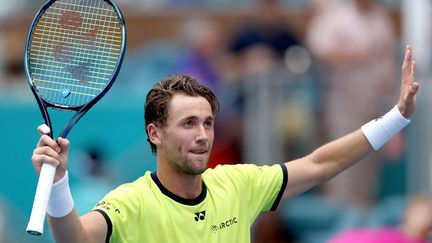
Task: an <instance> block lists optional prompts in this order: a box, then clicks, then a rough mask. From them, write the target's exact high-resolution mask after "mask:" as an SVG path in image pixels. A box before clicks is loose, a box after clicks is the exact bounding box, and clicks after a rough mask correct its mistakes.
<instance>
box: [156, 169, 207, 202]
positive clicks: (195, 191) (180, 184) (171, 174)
mask: <svg viewBox="0 0 432 243" xmlns="http://www.w3.org/2000/svg"><path fill="white" fill-rule="evenodd" d="M156 175H157V177H158V178H159V181H160V182H161V183H162V185H163V186H164V187H165V188H166V189H168V190H169V191H170V192H172V193H174V194H175V195H177V196H179V197H182V198H185V199H195V198H197V197H198V196H199V195H200V194H201V192H202V189H203V188H202V178H201V175H187V174H184V173H181V172H178V171H175V170H170V169H164V168H162V167H158V169H157V171H156Z"/></svg>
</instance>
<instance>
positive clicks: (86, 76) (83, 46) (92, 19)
mask: <svg viewBox="0 0 432 243" xmlns="http://www.w3.org/2000/svg"><path fill="white" fill-rule="evenodd" d="M122 34H123V33H122V25H121V22H120V20H119V18H118V15H117V12H116V11H115V10H114V9H113V7H112V6H111V5H109V4H108V3H107V2H105V1H100V0H97V1H96V0H86V1H82V0H72V1H56V2H55V3H53V4H52V5H51V6H50V7H49V8H48V9H46V11H45V12H44V13H43V14H42V16H41V17H40V19H39V21H38V22H37V23H36V25H35V27H34V30H33V31H32V34H31V45H30V48H29V72H30V75H31V78H32V80H33V85H34V86H35V88H36V90H37V91H38V92H39V93H40V95H41V96H42V97H43V98H44V99H45V100H47V101H49V102H52V103H56V104H61V105H64V106H72V107H74V106H81V105H84V104H86V103H88V102H89V101H90V100H91V99H93V98H94V97H95V96H97V95H98V94H99V93H101V92H102V91H103V89H104V88H105V87H106V85H107V84H108V83H109V81H110V80H111V77H112V76H113V74H114V72H115V71H116V69H117V65H118V62H119V59H120V55H121V51H122V44H123V42H124V40H123V35H122Z"/></svg>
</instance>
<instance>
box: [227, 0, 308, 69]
mask: <svg viewBox="0 0 432 243" xmlns="http://www.w3.org/2000/svg"><path fill="white" fill-rule="evenodd" d="M286 12H287V9H286V7H285V6H284V5H282V4H281V3H280V1H279V0H259V1H258V2H257V4H256V6H255V9H254V11H253V12H252V16H250V18H249V19H248V22H247V24H245V25H243V26H242V27H241V28H240V29H239V30H238V32H237V33H236V34H234V35H233V37H232V41H231V42H230V50H231V52H232V53H234V54H235V55H236V56H237V58H236V59H238V60H237V61H238V64H239V68H240V70H242V71H243V72H244V73H248V74H251V75H252V76H253V75H254V74H257V73H263V72H266V71H268V69H271V66H273V65H274V64H275V63H274V61H281V60H283V58H284V56H285V54H286V51H287V50H288V49H289V48H290V47H293V46H297V45H301V42H300V41H299V39H298V38H297V36H296V35H295V34H294V32H293V31H292V30H291V29H290V26H289V24H288V23H284V22H283V21H284V18H283V17H284V14H285V13H286Z"/></svg>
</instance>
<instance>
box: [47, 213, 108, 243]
mask: <svg viewBox="0 0 432 243" xmlns="http://www.w3.org/2000/svg"><path fill="white" fill-rule="evenodd" d="M48 222H49V224H50V228H51V230H52V233H53V236H54V239H55V241H56V242H59V243H60V242H61V243H64V242H66V243H97V242H100V243H104V242H105V241H106V237H107V232H108V227H107V224H106V221H105V219H104V218H103V216H102V215H101V214H100V213H98V212H90V213H87V214H85V215H84V216H81V217H78V214H77V213H76V210H75V209H74V210H72V212H70V213H69V214H68V215H66V216H65V217H62V218H54V217H51V216H48Z"/></svg>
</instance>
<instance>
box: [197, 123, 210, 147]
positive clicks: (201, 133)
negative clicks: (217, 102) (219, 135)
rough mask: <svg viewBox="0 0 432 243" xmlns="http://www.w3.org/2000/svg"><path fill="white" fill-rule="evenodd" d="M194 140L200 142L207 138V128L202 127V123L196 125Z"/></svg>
mask: <svg viewBox="0 0 432 243" xmlns="http://www.w3.org/2000/svg"><path fill="white" fill-rule="evenodd" d="M195 140H196V141H197V142H198V143H200V142H201V143H202V142H207V140H208V129H206V128H205V127H204V125H201V126H198V128H197V134H196V137H195Z"/></svg>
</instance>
